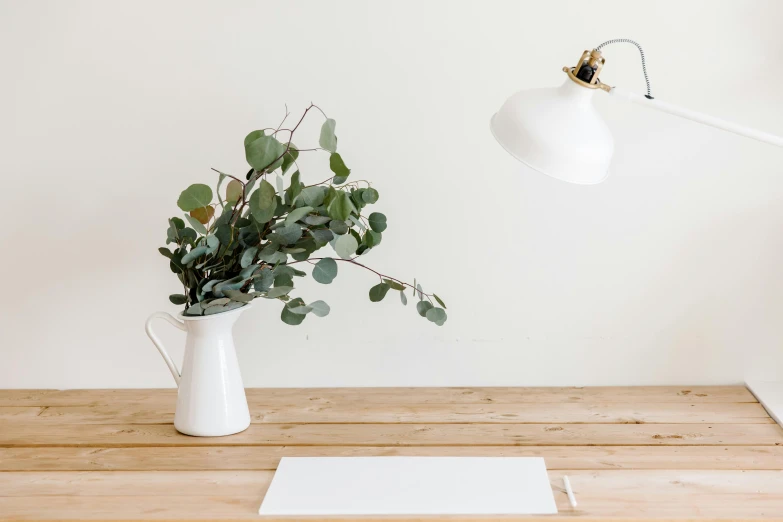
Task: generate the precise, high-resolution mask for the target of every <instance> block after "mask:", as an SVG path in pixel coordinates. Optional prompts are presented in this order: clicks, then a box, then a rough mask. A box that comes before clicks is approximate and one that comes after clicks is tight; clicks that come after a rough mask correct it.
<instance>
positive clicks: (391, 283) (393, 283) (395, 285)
mask: <svg viewBox="0 0 783 522" xmlns="http://www.w3.org/2000/svg"><path fill="white" fill-rule="evenodd" d="M383 282H384V283H386V284H387V285H389V286H390V287H391V289H392V290H405V286H404V285H401V284H400V283H398V282H397V281H392V280H391V279H384V280H383Z"/></svg>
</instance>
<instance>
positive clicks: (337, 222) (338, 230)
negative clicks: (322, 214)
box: [329, 219, 348, 236]
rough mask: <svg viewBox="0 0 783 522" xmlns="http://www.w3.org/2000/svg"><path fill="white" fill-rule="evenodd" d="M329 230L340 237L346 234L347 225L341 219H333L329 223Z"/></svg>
mask: <svg viewBox="0 0 783 522" xmlns="http://www.w3.org/2000/svg"><path fill="white" fill-rule="evenodd" d="M329 230H331V231H332V232H334V233H335V234H337V235H338V236H341V235H343V234H347V233H348V225H347V224H346V223H345V221H343V220H341V219H333V220H332V221H330V222H329Z"/></svg>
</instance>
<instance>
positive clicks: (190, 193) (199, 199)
mask: <svg viewBox="0 0 783 522" xmlns="http://www.w3.org/2000/svg"><path fill="white" fill-rule="evenodd" d="M210 203H212V189H211V188H209V186H208V185H204V184H202V183H196V184H195V185H191V186H189V187H188V188H186V189H185V190H183V191H182V193H181V194H180V195H179V199H178V200H177V206H178V207H179V208H181V209H182V210H184V211H185V212H190V211H191V210H195V209H197V208H202V207H206V206H207V205H209V204H210Z"/></svg>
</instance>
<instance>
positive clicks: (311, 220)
mask: <svg viewBox="0 0 783 522" xmlns="http://www.w3.org/2000/svg"><path fill="white" fill-rule="evenodd" d="M331 220H332V218H330V217H329V216H305V218H304V219H303V221H304V222H305V223H307V224H308V225H312V226H314V227H317V226H318V225H324V224H326V223H328V222H329V221H331Z"/></svg>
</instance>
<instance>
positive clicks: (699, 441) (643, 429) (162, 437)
mask: <svg viewBox="0 0 783 522" xmlns="http://www.w3.org/2000/svg"><path fill="white" fill-rule="evenodd" d="M585 443H588V444H589V445H608V446H624V445H630V446H638V445H664V446H669V445H676V446H679V445H720V446H731V445H752V446H763V445H783V429H781V427H780V426H778V425H777V424H710V425H707V424H253V425H251V426H250V428H248V429H247V430H246V431H244V432H242V433H238V434H236V435H232V436H230V437H212V438H210V437H188V436H186V435H182V434H180V433H177V431H176V430H175V429H174V426H173V425H168V424H124V425H110V424H88V425H78V424H62V425H58V426H57V428H56V429H52V427H51V426H48V425H46V424H36V423H35V422H31V423H25V424H23V423H18V424H16V425H15V427H14V429H13V430H2V431H0V447H14V446H22V447H24V446H291V445H306V446H313V445H332V446H560V445H576V446H583V445H585Z"/></svg>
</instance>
